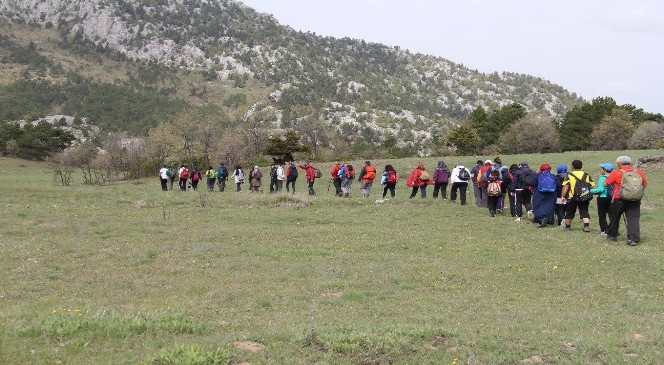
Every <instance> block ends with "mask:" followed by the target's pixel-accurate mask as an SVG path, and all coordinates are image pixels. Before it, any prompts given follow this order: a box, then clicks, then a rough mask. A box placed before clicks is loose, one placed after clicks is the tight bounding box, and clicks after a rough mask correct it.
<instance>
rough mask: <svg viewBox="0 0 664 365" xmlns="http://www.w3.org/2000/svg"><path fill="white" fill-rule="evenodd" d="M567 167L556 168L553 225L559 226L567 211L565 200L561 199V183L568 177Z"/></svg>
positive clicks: (559, 166)
mask: <svg viewBox="0 0 664 365" xmlns="http://www.w3.org/2000/svg"><path fill="white" fill-rule="evenodd" d="M568 171H569V169H568V167H567V165H565V164H560V165H558V166H556V172H557V174H556V207H555V212H554V213H555V217H556V218H555V224H556V226H561V225H562V224H563V220H564V219H565V212H566V211H567V199H565V197H563V182H564V181H566V180H567V179H568V178H569V176H568V174H567V173H568Z"/></svg>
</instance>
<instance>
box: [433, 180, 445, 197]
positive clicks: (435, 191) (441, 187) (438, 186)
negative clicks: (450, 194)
mask: <svg viewBox="0 0 664 365" xmlns="http://www.w3.org/2000/svg"><path fill="white" fill-rule="evenodd" d="M438 192H440V197H441V198H443V199H447V183H442V184H436V185H434V186H433V198H434V199H438Z"/></svg>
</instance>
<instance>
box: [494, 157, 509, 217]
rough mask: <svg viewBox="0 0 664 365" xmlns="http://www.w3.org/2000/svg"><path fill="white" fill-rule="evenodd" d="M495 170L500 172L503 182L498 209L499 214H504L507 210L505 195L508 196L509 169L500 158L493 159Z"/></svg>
mask: <svg viewBox="0 0 664 365" xmlns="http://www.w3.org/2000/svg"><path fill="white" fill-rule="evenodd" d="M493 169H494V170H496V171H498V173H499V174H500V180H501V181H502V186H501V188H502V193H501V194H500V197H499V198H498V207H497V208H496V211H497V213H502V212H503V210H504V209H505V195H506V194H507V180H508V175H509V169H508V168H507V166H503V160H502V159H501V158H500V157H496V158H494V159H493Z"/></svg>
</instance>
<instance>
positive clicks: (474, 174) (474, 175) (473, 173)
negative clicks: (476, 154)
mask: <svg viewBox="0 0 664 365" xmlns="http://www.w3.org/2000/svg"><path fill="white" fill-rule="evenodd" d="M482 165H484V163H483V162H482V160H477V162H476V163H475V166H473V168H472V169H471V170H470V178H471V181H472V185H473V196H474V197H475V206H477V207H478V208H481V207H482V202H483V201H484V200H485V199H484V198H485V197H483V196H482V189H480V185H479V183H478V181H479V180H478V179H479V175H480V169H481V168H482Z"/></svg>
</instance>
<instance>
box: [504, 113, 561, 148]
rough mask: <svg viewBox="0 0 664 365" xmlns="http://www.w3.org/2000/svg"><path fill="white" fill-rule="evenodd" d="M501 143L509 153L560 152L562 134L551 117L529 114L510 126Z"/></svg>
mask: <svg viewBox="0 0 664 365" xmlns="http://www.w3.org/2000/svg"><path fill="white" fill-rule="evenodd" d="M499 144H500V150H501V152H503V153H509V154H518V153H550V152H559V151H560V134H559V133H558V129H557V128H556V127H555V125H554V124H553V122H552V121H551V120H550V119H548V118H546V117H543V116H539V115H529V116H527V117H526V118H524V119H521V120H519V121H517V122H516V123H514V124H513V125H512V126H511V127H509V129H507V131H506V132H505V133H504V134H503V136H502V138H501V141H500V142H499Z"/></svg>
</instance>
